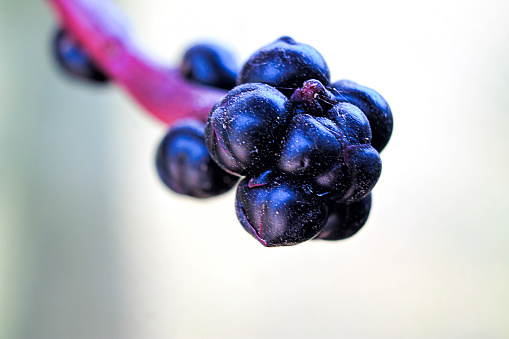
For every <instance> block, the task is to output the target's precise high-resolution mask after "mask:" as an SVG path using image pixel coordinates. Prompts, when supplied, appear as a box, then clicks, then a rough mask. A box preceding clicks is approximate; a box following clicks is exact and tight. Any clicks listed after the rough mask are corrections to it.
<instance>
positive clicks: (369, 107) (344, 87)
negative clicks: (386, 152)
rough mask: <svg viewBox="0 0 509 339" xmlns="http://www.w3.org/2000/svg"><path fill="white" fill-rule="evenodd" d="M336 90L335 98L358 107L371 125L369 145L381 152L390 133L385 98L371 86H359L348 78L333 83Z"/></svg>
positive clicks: (387, 105) (391, 124)
mask: <svg viewBox="0 0 509 339" xmlns="http://www.w3.org/2000/svg"><path fill="white" fill-rule="evenodd" d="M333 87H334V88H335V89H336V90H337V92H336V99H337V100H338V101H341V102H349V103H351V104H353V105H355V106H357V107H359V108H360V109H361V110H362V112H363V113H364V114H365V115H366V117H367V118H368V120H369V124H370V126H371V133H372V134H373V138H372V140H371V145H372V146H373V147H374V148H375V149H376V150H377V151H378V152H381V151H382V150H383V149H384V148H385V146H386V145H387V143H388V142H389V138H390V137H391V134H392V126H393V120H392V112H391V108H390V107H389V104H388V103H387V101H385V99H384V98H383V97H382V96H381V95H380V94H378V93H377V92H376V91H374V90H372V89H371V88H368V87H365V86H361V85H359V84H357V83H355V82H353V81H350V80H340V81H337V82H335V83H334V84H333Z"/></svg>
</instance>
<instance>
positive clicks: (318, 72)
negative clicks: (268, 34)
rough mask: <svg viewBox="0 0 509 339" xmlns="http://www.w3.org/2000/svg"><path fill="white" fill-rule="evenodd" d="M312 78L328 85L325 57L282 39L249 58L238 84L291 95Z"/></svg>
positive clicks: (311, 48) (307, 47) (312, 49)
mask: <svg viewBox="0 0 509 339" xmlns="http://www.w3.org/2000/svg"><path fill="white" fill-rule="evenodd" d="M309 79H316V80H319V81H320V82H322V83H325V84H329V81H330V72H329V67H328V66H327V63H326V62H325V60H324V59H323V57H322V55H321V54H320V53H318V51H317V50H316V49H314V48H313V47H311V46H309V45H306V44H302V43H298V42H296V41H295V40H293V39H292V38H290V37H281V38H279V39H277V40H276V41H274V42H273V43H271V44H269V45H267V46H265V47H263V48H261V49H260V50H258V51H257V52H255V53H254V54H253V55H252V56H251V58H249V60H248V61H247V62H246V64H245V65H244V67H243V68H242V70H241V71H240V75H239V80H238V83H239V84H245V83H249V82H261V83H265V84H268V85H271V86H273V87H277V88H279V89H280V90H281V91H283V92H284V93H285V94H286V95H288V96H290V95H291V94H292V93H293V90H295V89H296V88H297V87H301V86H302V84H303V83H304V81H306V80H309Z"/></svg>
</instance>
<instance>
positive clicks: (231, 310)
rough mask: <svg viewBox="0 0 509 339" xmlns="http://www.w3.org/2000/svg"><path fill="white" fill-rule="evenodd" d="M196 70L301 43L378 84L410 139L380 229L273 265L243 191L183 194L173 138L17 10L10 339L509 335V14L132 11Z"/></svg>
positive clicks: (0, 46)
mask: <svg viewBox="0 0 509 339" xmlns="http://www.w3.org/2000/svg"><path fill="white" fill-rule="evenodd" d="M115 2H116V3H117V4H118V5H119V6H120V7H121V8H122V9H123V10H124V11H125V12H127V13H128V15H129V16H130V17H131V19H132V20H133V22H134V23H135V25H136V27H137V28H138V30H139V32H140V34H141V36H142V38H143V39H144V40H145V41H146V42H147V45H148V46H150V48H152V50H153V51H154V53H157V54H159V55H161V56H162V58H164V59H165V60H167V61H168V63H173V64H177V63H178V60H179V57H180V55H181V53H182V52H183V50H184V48H185V46H187V45H188V44H189V43H191V42H192V41H194V40H196V39H197V38H202V37H209V38H216V39H217V38H219V41H220V42H222V43H226V44H228V45H230V46H232V47H233V48H234V49H236V50H237V52H238V56H239V59H240V60H245V59H246V58H247V57H248V56H249V54H250V53H252V52H253V51H254V50H256V49H257V48H259V47H261V46H263V45H265V44H267V43H269V42H271V41H273V40H274V39H276V38H277V37H279V36H281V35H290V36H293V37H294V38H295V39H296V40H298V41H302V42H306V43H309V44H312V45H313V46H315V47H316V48H317V49H318V50H319V51H320V52H321V53H322V54H323V55H324V57H325V58H326V60H327V61H328V63H329V66H330V68H331V70H332V78H333V80H337V79H341V78H348V79H351V80H354V81H357V82H359V83H362V84H364V85H367V86H370V87H373V88H375V89H376V90H378V91H379V92H380V93H381V94H382V95H384V96H385V97H386V99H387V100H388V101H389V103H390V104H391V107H392V109H393V112H394V116H395V130H394V134H393V138H392V140H391V142H390V143H389V145H388V148H387V149H386V150H385V151H384V152H383V154H382V160H383V174H382V177H381V180H380V182H379V184H378V185H377V186H376V188H375V190H374V205H373V209H372V214H371V216H370V219H369V221H368V223H367V225H366V226H365V228H364V229H363V230H362V231H361V232H360V233H359V234H358V235H357V236H355V237H353V238H352V239H349V240H347V241H344V242H338V243H326V242H309V243H306V244H303V245H299V246H295V247H292V248H276V249H266V248H264V247H262V246H261V245H260V244H258V242H257V241H256V240H254V239H253V238H252V237H250V236H249V235H248V234H247V233H245V232H244V231H243V230H242V228H241V226H240V225H239V224H238V222H237V221H236V218H235V213H234V209H233V201H234V195H233V193H230V194H227V195H225V196H223V197H221V198H219V199H215V200H209V201H206V202H201V201H195V200H191V199H187V198H182V197H179V196H177V195H174V194H172V193H171V192H169V191H168V190H166V189H165V188H164V187H163V186H162V184H161V183H160V182H159V180H158V178H157V176H156V174H155V170H154V166H153V162H154V153H155V148H156V146H157V143H158V141H159V140H160V138H161V137H162V135H163V134H164V131H165V127H164V126H162V125H161V124H159V123H158V122H156V121H155V120H153V119H152V118H150V117H149V116H148V115H146V114H145V113H144V112H143V111H142V110H141V109H140V108H139V107H138V106H137V105H136V104H134V102H133V101H132V100H131V99H130V98H128V97H127V95H126V94H124V93H123V92H121V91H120V90H119V89H118V88H115V87H113V86H109V87H105V88H94V87H91V86H88V85H84V84H82V83H78V82H76V81H72V80H71V79H69V78H67V77H65V76H64V75H63V74H62V73H59V72H58V70H57V69H56V68H55V65H54V64H53V62H52V60H51V58H50V54H49V49H48V48H49V47H48V46H49V41H50V35H51V33H52V31H53V29H54V26H55V22H54V17H53V15H52V13H51V12H50V11H49V9H48V7H47V6H46V4H45V3H44V2H43V1H27V0H21V1H20V0H0V337H1V338H508V337H509V321H508V317H509V246H508V245H507V244H508V241H509V217H508V202H509V192H508V188H509V176H508V174H509V155H508V144H509V134H508V132H507V130H508V126H509V94H508V93H509V23H508V21H507V18H508V13H509V2H508V1H505V0H484V1H459V0H445V1H442V0H441V1H438V0H436V1H421V2H413V1H403V0H401V1H396V0H388V1H374V0H373V1H368V0H365V1H330V2H327V1H320V0H316V1H311V2H301V3H299V2H288V1H284V2H283V1H274V0H271V1H266V0H260V1H257V2H252V3H247V2H242V3H241V2H237V1H227V0H219V1H203V0H201V1H196V0H194V1H187V2H185V3H184V2H182V1H179V2H177V1H166V0H145V1H135V0H116V1H115Z"/></svg>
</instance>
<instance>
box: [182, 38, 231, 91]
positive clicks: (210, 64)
mask: <svg viewBox="0 0 509 339" xmlns="http://www.w3.org/2000/svg"><path fill="white" fill-rule="evenodd" d="M180 72H181V74H182V75H183V76H184V77H185V78H187V79H189V80H191V81H195V82H197V83H200V84H202V85H207V86H213V87H218V88H223V89H227V90H229V89H232V88H233V87H235V83H236V80H237V74H238V66H237V63H236V62H235V59H234V58H233V55H232V53H230V51H228V50H226V49H224V48H223V47H221V46H218V45H213V44H197V45H194V46H193V47H191V48H189V49H188V50H187V51H186V53H185V54H184V57H183V60H182V63H181V65H180Z"/></svg>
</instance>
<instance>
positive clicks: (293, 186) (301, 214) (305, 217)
mask: <svg viewBox="0 0 509 339" xmlns="http://www.w3.org/2000/svg"><path fill="white" fill-rule="evenodd" d="M255 181H256V180H255ZM250 183H251V180H249V179H248V178H244V179H243V180H242V181H241V182H240V183H239V186H238V188H237V198H236V201H235V209H236V212H237V218H238V219H239V221H240V223H241V225H242V227H243V228H244V229H245V230H246V231H247V232H248V233H249V234H251V235H252V236H253V237H255V238H256V239H257V240H258V241H259V242H260V243H262V244H263V245H264V246H267V247H273V246H289V245H295V244H299V243H302V242H304V241H306V240H309V239H312V238H313V237H315V236H316V235H317V234H318V233H319V232H320V231H321V230H322V229H323V227H324V225H325V222H326V220H327V207H326V205H325V203H324V200H323V199H322V198H320V197H319V196H317V195H316V194H314V191H313V189H312V186H311V185H309V184H307V183H305V182H292V181H291V180H289V179H287V178H283V177H280V178H276V179H274V178H273V179H272V180H270V181H269V182H268V183H265V184H262V185H254V186H253V185H252V183H251V185H250Z"/></svg>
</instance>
